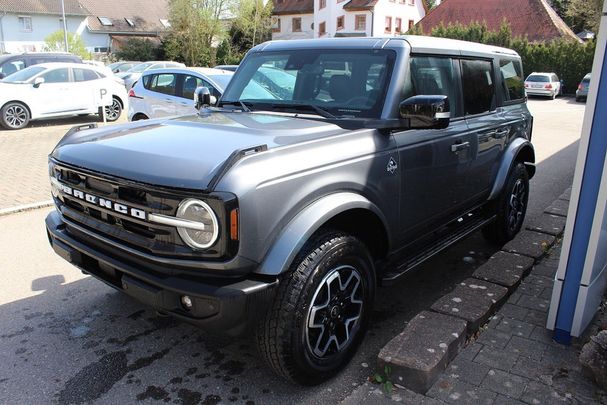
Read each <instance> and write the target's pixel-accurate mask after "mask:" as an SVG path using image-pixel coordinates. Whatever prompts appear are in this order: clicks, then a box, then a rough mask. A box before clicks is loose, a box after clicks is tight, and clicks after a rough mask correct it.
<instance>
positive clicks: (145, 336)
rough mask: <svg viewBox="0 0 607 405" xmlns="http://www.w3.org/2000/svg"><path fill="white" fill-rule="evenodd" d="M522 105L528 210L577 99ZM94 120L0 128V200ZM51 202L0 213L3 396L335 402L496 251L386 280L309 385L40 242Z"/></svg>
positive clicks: (8, 201)
mask: <svg viewBox="0 0 607 405" xmlns="http://www.w3.org/2000/svg"><path fill="white" fill-rule="evenodd" d="M529 107H530V109H531V111H532V113H533V114H534V117H535V122H534V125H535V126H534V131H533V142H534V145H535V148H536V154H537V163H538V171H537V175H536V177H535V178H534V179H533V180H532V183H531V196H530V206H529V210H528V217H533V216H534V215H537V214H539V213H540V212H541V210H542V209H543V208H544V207H545V206H547V205H548V204H549V203H550V202H551V201H552V200H554V199H556V198H557V197H558V196H559V195H560V194H561V193H562V192H563V190H564V189H565V188H567V187H569V186H570V185H571V180H572V178H573V168H574V165H575V158H576V153H577V141H578V139H579V136H580V130H581V125H582V118H583V112H584V104H580V103H575V101H574V100H573V99H570V98H562V99H557V100H555V101H552V100H544V99H532V100H530V101H529ZM91 119H93V120H94V119H95V117H83V118H76V119H67V120H61V121H56V122H50V121H49V122H44V123H39V124H35V125H34V126H31V127H29V128H27V129H24V130H20V131H0V172H1V173H2V174H3V177H2V180H1V181H0V209H6V208H9V207H14V206H18V205H22V204H29V203H34V202H40V201H46V200H49V195H50V189H49V187H48V184H47V183H48V176H47V174H46V172H47V170H46V156H47V155H48V153H49V152H50V151H51V150H52V147H53V146H54V144H56V143H57V141H58V140H59V139H60V138H61V137H62V136H63V134H64V133H65V132H66V131H67V130H68V129H69V128H70V127H71V126H73V125H78V124H81V123H85V122H90V121H91ZM121 120H124V118H123V119H121ZM50 209H51V208H44V209H38V210H34V211H28V212H23V213H18V214H12V215H7V216H1V217H0V230H2V232H0V324H1V325H2V328H1V329H0V403H15V404H26V403H36V404H44V403H100V404H101V403H133V402H136V401H142V402H143V403H147V402H154V401H163V402H175V403H183V404H195V403H203V404H217V403H242V404H253V403H257V404H267V403H276V404H279V403H280V404H282V403H306V404H321V403H323V404H324V403H337V402H339V401H341V400H342V399H344V398H345V397H347V396H348V395H349V393H350V392H351V391H352V390H353V389H355V388H356V387H357V386H358V385H360V384H362V383H364V382H365V381H366V380H367V378H368V377H369V376H370V375H372V374H373V371H374V367H375V363H376V361H375V359H376V357H377V354H378V351H379V350H380V348H381V347H382V346H383V345H384V344H385V343H386V342H388V341H389V340H390V339H391V338H392V337H393V336H394V335H395V334H397V333H399V332H400V331H401V330H402V329H403V328H404V326H405V325H406V323H407V322H408V320H409V319H411V317H413V316H414V315H415V314H416V313H417V312H419V311H421V310H423V309H427V308H428V307H429V306H430V305H431V304H432V303H433V302H434V301H435V300H436V299H437V298H439V297H440V296H442V295H443V294H444V293H445V292H447V291H449V290H451V289H452V288H453V286H454V284H456V283H458V282H459V281H461V280H463V279H465V278H467V277H468V276H469V275H470V274H472V272H473V271H474V269H475V268H476V267H477V266H478V265H480V264H482V263H483V262H485V261H486V260H487V259H488V258H489V257H490V256H491V254H493V253H494V252H495V250H496V248H495V247H493V246H491V245H488V244H487V243H485V242H484V240H483V239H482V237H481V236H480V234H479V233H476V234H474V235H472V236H471V237H470V238H468V239H466V240H465V241H463V242H460V243H459V244H457V245H455V246H454V247H452V248H450V249H449V250H448V251H446V252H444V253H443V254H441V255H439V256H437V257H435V258H433V259H432V260H430V261H429V262H427V263H426V264H424V265H423V266H422V267H421V268H420V269H419V270H418V271H417V272H416V273H415V274H413V275H411V276H409V277H407V278H406V279H405V280H402V281H401V282H399V283H398V284H396V285H394V286H392V287H389V288H383V289H382V290H381V291H380V294H378V300H377V303H376V308H375V312H374V316H373V324H372V328H371V330H370V333H369V334H368V335H367V337H366V339H365V341H364V343H363V345H362V346H361V350H359V352H358V354H357V355H356V357H355V358H354V360H353V361H352V362H351V363H350V365H349V366H348V367H347V369H346V370H345V371H344V372H342V373H341V374H340V375H339V376H337V377H336V378H334V379H332V380H330V381H327V382H325V383H324V384H322V385H320V386H318V387H311V388H307V387H297V386H293V385H290V384H287V383H285V382H283V381H282V380H280V379H278V378H276V377H275V376H274V375H273V374H271V372H270V371H269V370H268V369H267V368H266V367H265V366H264V365H263V363H262V362H261V360H260V359H259V358H258V356H257V354H256V353H255V350H254V345H253V344H252V341H251V340H250V337H243V338H241V339H225V338H221V339H220V338H216V337H213V336H209V335H208V334H205V333H204V332H203V331H200V330H199V329H196V328H195V327H193V326H190V325H187V324H183V323H179V322H176V321H173V320H171V319H167V318H160V317H157V316H156V315H155V313H154V312H153V311H152V310H150V309H149V308H146V307H143V306H141V305H140V304H139V303H137V302H136V301H134V300H132V299H131V298H129V297H127V296H125V295H123V294H120V293H119V292H116V291H114V290H112V289H110V288H109V287H107V286H105V285H104V284H102V283H101V282H98V281H96V280H95V279H93V278H91V277H88V276H84V275H82V274H81V273H80V272H79V271H77V270H76V269H75V268H73V267H71V266H70V265H68V264H67V263H65V262H64V261H63V260H62V259H60V258H59V257H57V256H56V255H55V254H54V253H53V252H52V250H51V249H50V248H49V246H48V242H47V240H46V234H45V230H44V217H45V215H46V214H47V213H48V211H49V210H50Z"/></svg>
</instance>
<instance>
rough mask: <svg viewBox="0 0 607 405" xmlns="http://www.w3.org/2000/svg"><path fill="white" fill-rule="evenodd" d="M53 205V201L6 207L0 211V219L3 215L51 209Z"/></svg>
mask: <svg viewBox="0 0 607 405" xmlns="http://www.w3.org/2000/svg"><path fill="white" fill-rule="evenodd" d="M53 204H54V202H53V200H48V201H38V202H35V203H31V204H23V205H17V206H15V207H8V208H2V209H0V217H2V216H5V215H11V214H16V213H18V212H25V211H32V210H37V209H39V208H45V207H52V206H53Z"/></svg>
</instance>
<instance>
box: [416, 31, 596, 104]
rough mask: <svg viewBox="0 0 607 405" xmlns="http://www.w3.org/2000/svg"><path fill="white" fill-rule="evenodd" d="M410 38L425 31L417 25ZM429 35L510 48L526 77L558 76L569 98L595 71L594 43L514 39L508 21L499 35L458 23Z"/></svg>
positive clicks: (565, 40) (496, 32) (497, 32)
mask: <svg viewBox="0 0 607 405" xmlns="http://www.w3.org/2000/svg"><path fill="white" fill-rule="evenodd" d="M407 34H413V35H423V29H422V27H421V26H420V25H419V24H418V25H416V26H415V27H413V28H412V29H411V30H409V32H407ZM430 35H431V36H434V37H442V38H453V39H460V40H464V41H472V42H479V43H483V44H489V45H496V46H502V47H506V48H511V49H513V50H515V51H516V52H518V54H519V55H520V56H521V59H522V61H523V69H524V70H525V73H526V74H529V73H531V72H555V73H556V74H557V75H558V76H559V78H560V79H561V80H563V82H564V84H565V87H564V89H563V90H564V92H565V93H567V94H573V93H575V90H576V88H577V85H578V83H579V82H580V81H581V80H582V78H583V77H584V76H585V75H586V73H589V72H590V70H591V69H592V61H593V58H594V50H595V46H596V42H595V41H594V40H592V41H588V42H585V43H580V42H577V41H575V40H567V39H556V40H553V41H550V42H545V43H534V42H529V41H528V40H527V39H526V38H521V37H516V38H513V37H512V32H511V30H510V25H509V24H508V23H507V22H505V21H504V22H503V23H502V26H501V27H500V29H499V30H498V31H490V30H489V29H488V28H487V25H486V24H484V23H472V24H470V25H466V26H465V25H462V24H459V23H456V24H449V25H447V26H444V25H442V24H441V25H439V26H438V27H435V28H434V29H433V30H432V32H431V33H430Z"/></svg>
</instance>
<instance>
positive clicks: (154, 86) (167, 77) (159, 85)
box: [143, 73, 176, 96]
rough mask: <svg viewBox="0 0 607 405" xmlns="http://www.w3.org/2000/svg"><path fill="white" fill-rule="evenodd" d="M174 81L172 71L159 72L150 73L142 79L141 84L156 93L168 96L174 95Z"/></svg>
mask: <svg viewBox="0 0 607 405" xmlns="http://www.w3.org/2000/svg"><path fill="white" fill-rule="evenodd" d="M175 81H176V75H175V74H173V73H160V74H157V75H150V76H148V79H145V80H144V81H143V86H144V87H145V88H146V89H148V90H150V91H155V92H157V93H162V94H168V95H169V96H174V95H175Z"/></svg>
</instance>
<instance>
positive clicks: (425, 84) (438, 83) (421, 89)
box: [404, 56, 458, 117]
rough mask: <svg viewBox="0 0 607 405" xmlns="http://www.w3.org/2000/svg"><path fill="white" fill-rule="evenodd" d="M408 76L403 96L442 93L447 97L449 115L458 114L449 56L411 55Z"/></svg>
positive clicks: (454, 115) (454, 80)
mask: <svg viewBox="0 0 607 405" xmlns="http://www.w3.org/2000/svg"><path fill="white" fill-rule="evenodd" d="M409 70H410V72H411V75H410V77H408V78H407V80H406V82H405V91H404V98H409V97H412V96H421V95H426V96H435V95H444V96H447V97H449V105H450V107H451V117H456V116H457V115H458V113H457V111H458V109H457V107H458V106H457V104H458V95H457V88H456V87H457V82H456V78H455V71H454V69H453V61H452V59H451V58H440V57H435V56H413V57H411V65H410V69H409Z"/></svg>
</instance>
